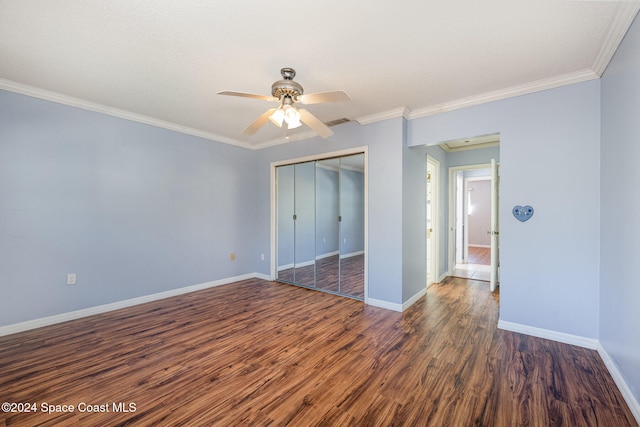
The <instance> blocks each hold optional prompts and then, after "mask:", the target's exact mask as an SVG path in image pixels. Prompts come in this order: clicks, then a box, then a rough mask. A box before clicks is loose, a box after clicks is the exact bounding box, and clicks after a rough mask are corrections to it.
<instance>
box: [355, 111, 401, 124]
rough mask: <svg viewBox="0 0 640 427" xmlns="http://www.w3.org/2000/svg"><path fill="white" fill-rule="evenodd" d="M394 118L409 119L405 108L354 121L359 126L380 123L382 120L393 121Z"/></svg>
mask: <svg viewBox="0 0 640 427" xmlns="http://www.w3.org/2000/svg"><path fill="white" fill-rule="evenodd" d="M396 117H404V118H406V119H408V118H409V110H408V109H407V107H400V108H395V109H393V110H387V111H382V112H380V113H375V114H371V115H368V116H362V117H358V118H356V119H354V121H356V122H358V123H359V124H361V125H368V124H371V123H375V122H381V121H383V120H388V119H395V118H396Z"/></svg>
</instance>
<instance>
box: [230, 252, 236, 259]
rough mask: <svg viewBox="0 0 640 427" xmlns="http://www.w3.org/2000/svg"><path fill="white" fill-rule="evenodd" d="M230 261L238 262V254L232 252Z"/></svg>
mask: <svg viewBox="0 0 640 427" xmlns="http://www.w3.org/2000/svg"><path fill="white" fill-rule="evenodd" d="M229 259H231V261H235V260H236V253H235V252H231V255H230V256H229Z"/></svg>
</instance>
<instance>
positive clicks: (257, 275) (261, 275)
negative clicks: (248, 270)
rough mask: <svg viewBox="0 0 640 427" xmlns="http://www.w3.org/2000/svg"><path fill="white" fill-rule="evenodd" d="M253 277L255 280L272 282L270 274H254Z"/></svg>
mask: <svg viewBox="0 0 640 427" xmlns="http://www.w3.org/2000/svg"><path fill="white" fill-rule="evenodd" d="M254 277H255V278H256V279H261V280H267V281H269V282H271V281H272V280H273V277H271V275H270V274H262V273H256V274H255V275H254Z"/></svg>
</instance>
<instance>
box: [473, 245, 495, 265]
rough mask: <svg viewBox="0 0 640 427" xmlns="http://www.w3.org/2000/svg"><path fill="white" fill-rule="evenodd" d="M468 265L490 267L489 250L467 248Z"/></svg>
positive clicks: (474, 247) (475, 247)
mask: <svg viewBox="0 0 640 427" xmlns="http://www.w3.org/2000/svg"><path fill="white" fill-rule="evenodd" d="M467 262H468V263H469V264H483V265H491V248H479V247H477V246H469V259H468V260H467Z"/></svg>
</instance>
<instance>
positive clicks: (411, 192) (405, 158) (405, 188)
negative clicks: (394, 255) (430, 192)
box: [402, 131, 427, 302]
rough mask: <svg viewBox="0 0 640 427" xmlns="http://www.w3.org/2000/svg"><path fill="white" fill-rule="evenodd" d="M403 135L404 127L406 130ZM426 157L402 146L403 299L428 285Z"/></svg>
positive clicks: (423, 150)
mask: <svg viewBox="0 0 640 427" xmlns="http://www.w3.org/2000/svg"><path fill="white" fill-rule="evenodd" d="M405 136H406V131H405ZM426 207H427V157H426V154H425V149H424V148H409V147H408V146H407V145H406V140H405V143H404V145H403V147H402V302H405V301H408V300H409V299H411V297H413V296H414V295H416V294H418V293H419V292H421V291H424V290H425V289H426V286H427V270H426V268H427V261H426V260H427V248H426V244H427V242H426V235H427V214H426Z"/></svg>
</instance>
